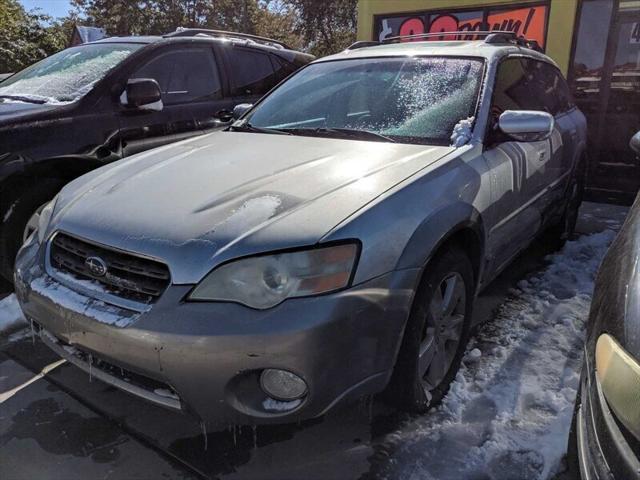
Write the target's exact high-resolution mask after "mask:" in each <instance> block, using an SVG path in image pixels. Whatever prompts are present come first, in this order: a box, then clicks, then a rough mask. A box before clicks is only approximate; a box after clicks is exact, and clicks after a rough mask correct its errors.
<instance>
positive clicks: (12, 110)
mask: <svg viewBox="0 0 640 480" xmlns="http://www.w3.org/2000/svg"><path fill="white" fill-rule="evenodd" d="M55 108H58V106H57V105H47V104H38V103H26V102H13V101H9V102H4V101H0V124H3V123H7V122H12V121H14V120H16V119H18V118H21V117H24V116H27V115H33V114H38V113H44V112H49V111H51V110H54V109H55Z"/></svg>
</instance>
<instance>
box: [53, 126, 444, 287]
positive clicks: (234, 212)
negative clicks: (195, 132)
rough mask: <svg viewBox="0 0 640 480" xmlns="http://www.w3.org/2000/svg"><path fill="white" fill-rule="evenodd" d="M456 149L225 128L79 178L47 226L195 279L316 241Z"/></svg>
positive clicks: (179, 279) (180, 279)
mask: <svg viewBox="0 0 640 480" xmlns="http://www.w3.org/2000/svg"><path fill="white" fill-rule="evenodd" d="M452 150H453V149H452V148H451V147H441V146H433V147H432V146H423V145H401V144H392V143H380V142H366V141H354V140H342V139H327V138H310V137H300V136H287V135H275V134H255V133H240V132H217V133H212V134H209V135H205V136H202V137H198V138H196V139H192V140H188V141H183V142H180V143H176V144H173V145H169V146H166V147H162V148H159V149H156V150H152V151H149V152H145V153H142V154H140V155H137V156H134V157H131V158H130V159H125V160H122V161H119V162H116V163H114V164H111V165H109V166H107V167H104V168H102V169H99V170H96V171H94V172H91V173H90V174H88V175H86V176H84V177H81V178H80V179H77V180H76V181H74V182H72V183H71V184H70V185H68V186H67V187H66V188H65V189H64V190H63V191H62V193H61V195H60V197H59V200H58V204H57V206H56V210H55V213H54V217H53V219H52V222H51V226H50V230H51V231H53V230H56V229H58V230H63V231H66V232H68V233H72V234H76V235H78V236H81V237H84V238H87V239H90V240H93V241H97V242H99V243H102V244H105V245H109V246H112V247H116V248H120V249H124V250H127V251H132V252H137V253H140V254H144V255H147V256H150V257H153V258H157V259H159V260H161V261H164V262H166V263H167V264H168V265H169V268H170V270H171V274H172V281H173V282H174V283H177V284H180V283H195V282H198V281H199V280H200V279H201V278H202V277H203V276H204V275H205V274H206V273H208V272H209V271H210V270H211V269H212V268H213V267H215V266H216V265H218V264H220V263H222V262H224V261H226V260H228V259H230V258H236V257H241V256H245V255H250V254H254V253H259V252H265V251H271V250H279V249H284V248H291V247H297V246H305V245H313V244H315V243H317V242H318V241H319V240H320V239H321V238H322V236H323V235H325V234H326V233H327V232H329V231H330V230H331V229H332V228H334V227H335V226H336V225H337V224H339V223H340V222H341V221H343V220H344V219H345V218H347V217H348V216H350V215H351V214H353V213H354V212H356V211H357V210H358V209H361V208H362V207H363V206H365V205H366V204H367V203H369V202H371V201H372V200H373V199H375V198H376V197H377V196H379V195H380V194H382V193H383V192H385V191H386V190H388V189H389V188H391V187H393V186H394V185H396V184H397V183H398V182H400V181H402V180H403V179H405V178H407V177H409V176H410V175H412V174H414V173H415V172H417V171H418V170H420V169H421V168H424V167H425V166H427V165H429V164H431V163H433V162H435V161H436V160H438V159H440V158H442V156H443V155H445V154H447V153H448V152H450V151H452Z"/></svg>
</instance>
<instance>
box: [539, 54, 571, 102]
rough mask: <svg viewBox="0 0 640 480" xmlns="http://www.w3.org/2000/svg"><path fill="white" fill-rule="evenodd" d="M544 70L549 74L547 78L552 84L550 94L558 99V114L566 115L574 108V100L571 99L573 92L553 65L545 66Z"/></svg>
mask: <svg viewBox="0 0 640 480" xmlns="http://www.w3.org/2000/svg"><path fill="white" fill-rule="evenodd" d="M544 70H545V71H546V72H547V73H546V77H547V78H548V79H549V80H548V81H549V82H550V83H551V85H550V87H549V91H550V92H551V93H550V94H551V95H553V96H554V97H555V98H556V99H557V102H556V103H557V112H556V114H557V113H564V112H566V111H567V110H571V109H572V108H573V98H572V97H571V91H570V90H569V85H567V81H566V80H565V79H564V77H563V76H562V74H561V73H560V71H559V70H558V69H557V68H555V67H554V66H552V65H549V64H547V63H545V64H544Z"/></svg>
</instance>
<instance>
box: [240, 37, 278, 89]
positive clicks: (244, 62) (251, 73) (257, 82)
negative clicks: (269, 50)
mask: <svg viewBox="0 0 640 480" xmlns="http://www.w3.org/2000/svg"><path fill="white" fill-rule="evenodd" d="M229 63H230V66H231V74H232V76H233V85H234V86H233V94H234V95H264V94H265V93H267V92H268V91H269V90H270V89H271V88H272V87H274V86H275V85H276V83H277V82H278V76H277V75H276V72H275V71H274V69H273V65H272V64H271V59H270V58H269V55H268V54H266V53H262V52H259V51H256V50H251V49H247V48H238V47H236V48H233V49H231V50H230V51H229Z"/></svg>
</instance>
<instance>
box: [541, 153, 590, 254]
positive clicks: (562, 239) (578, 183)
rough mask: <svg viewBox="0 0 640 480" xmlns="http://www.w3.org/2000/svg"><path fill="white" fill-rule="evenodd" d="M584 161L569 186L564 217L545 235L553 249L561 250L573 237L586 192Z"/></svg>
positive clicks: (546, 241)
mask: <svg viewBox="0 0 640 480" xmlns="http://www.w3.org/2000/svg"><path fill="white" fill-rule="evenodd" d="M583 165H584V163H583V162H581V163H580V164H579V165H578V169H577V170H576V173H575V174H574V175H573V176H572V178H571V182H570V183H569V186H568V188H567V199H566V206H565V209H564V212H563V214H562V217H561V218H560V220H559V221H558V222H557V223H556V224H555V225H553V226H551V227H549V229H547V231H546V232H545V234H544V235H543V240H544V242H545V244H547V245H549V246H550V247H551V248H552V249H553V250H561V249H562V247H564V245H565V243H567V240H570V239H571V238H573V236H574V234H575V230H576V223H577V221H578V214H579V212H580V205H582V197H583V194H584V167H583Z"/></svg>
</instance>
